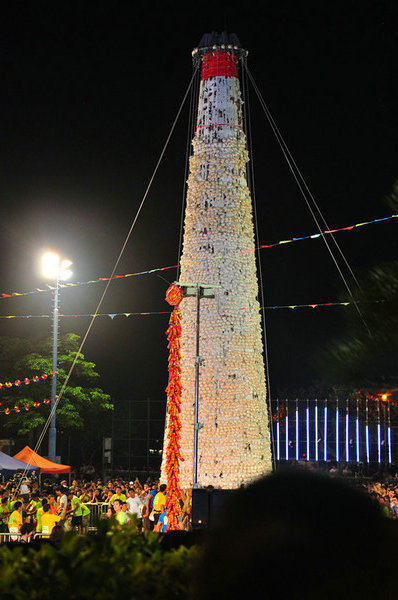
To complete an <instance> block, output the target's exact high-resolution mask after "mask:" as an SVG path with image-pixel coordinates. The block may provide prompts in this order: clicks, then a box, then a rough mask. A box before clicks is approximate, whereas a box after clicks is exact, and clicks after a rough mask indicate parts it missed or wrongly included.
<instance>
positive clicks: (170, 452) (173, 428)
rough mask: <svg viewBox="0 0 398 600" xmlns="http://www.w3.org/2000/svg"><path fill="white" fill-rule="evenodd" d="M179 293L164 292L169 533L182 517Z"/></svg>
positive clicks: (173, 290) (172, 289)
mask: <svg viewBox="0 0 398 600" xmlns="http://www.w3.org/2000/svg"><path fill="white" fill-rule="evenodd" d="M182 297H183V296H182V291H181V288H179V287H178V286H176V285H173V284H172V285H171V286H170V287H169V289H168V290H167V292H166V301H167V302H168V303H169V304H171V306H174V307H175V308H174V310H173V312H172V313H171V316H170V322H169V327H168V329H167V331H166V335H167V339H168V341H169V343H168V346H167V347H168V349H169V383H168V386H167V388H166V393H167V415H168V419H169V427H168V435H167V437H168V442H167V449H166V474H167V500H166V516H167V529H166V531H171V530H175V529H180V527H179V523H180V516H181V507H180V499H181V488H180V461H181V460H184V459H183V457H182V456H181V454H180V430H181V421H180V412H181V391H182V386H181V379H180V373H181V366H180V361H181V353H180V340H181V310H180V308H179V305H180V302H181V300H182Z"/></svg>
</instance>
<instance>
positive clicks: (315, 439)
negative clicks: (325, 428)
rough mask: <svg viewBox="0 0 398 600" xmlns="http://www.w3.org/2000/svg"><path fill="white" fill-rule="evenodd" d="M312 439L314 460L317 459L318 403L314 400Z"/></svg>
mask: <svg viewBox="0 0 398 600" xmlns="http://www.w3.org/2000/svg"><path fill="white" fill-rule="evenodd" d="M314 441H315V460H316V461H317V460H318V459H319V457H318V403H317V401H315V432H314Z"/></svg>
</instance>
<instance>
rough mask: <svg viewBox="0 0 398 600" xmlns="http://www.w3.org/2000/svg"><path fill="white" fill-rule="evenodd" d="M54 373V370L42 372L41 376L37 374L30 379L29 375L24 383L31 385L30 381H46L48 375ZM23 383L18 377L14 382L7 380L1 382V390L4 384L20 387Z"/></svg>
mask: <svg viewBox="0 0 398 600" xmlns="http://www.w3.org/2000/svg"><path fill="white" fill-rule="evenodd" d="M54 375H55V373H54V371H50V372H49V373H48V374H47V373H42V374H41V375H40V376H39V375H35V376H34V377H32V379H29V378H28V377H25V378H24V379H23V383H24V384H25V385H29V384H30V383H37V382H38V381H40V380H42V381H45V380H46V379H47V377H54ZM21 384H22V382H21V380H20V379H16V380H15V381H14V382H12V381H6V382H5V383H0V390H1V388H2V387H3V385H4V386H5V387H6V388H10V387H12V386H13V385H14V386H15V387H20V386H21Z"/></svg>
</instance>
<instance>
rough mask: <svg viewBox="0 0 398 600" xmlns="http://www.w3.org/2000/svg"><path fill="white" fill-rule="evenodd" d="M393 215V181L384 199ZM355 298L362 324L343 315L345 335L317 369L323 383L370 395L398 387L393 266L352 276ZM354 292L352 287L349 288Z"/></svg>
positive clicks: (397, 274) (396, 192)
mask: <svg viewBox="0 0 398 600" xmlns="http://www.w3.org/2000/svg"><path fill="white" fill-rule="evenodd" d="M386 200H387V203H388V204H389V205H390V207H391V208H392V209H393V210H394V211H395V212H397V211H398V181H397V182H396V183H395V184H394V187H393V191H392V193H391V195H390V196H388V198H387V199H386ZM357 281H358V283H359V288H357V292H356V294H355V296H356V299H357V300H358V308H359V310H360V312H361V315H362V318H359V316H358V312H357V311H356V310H355V309H354V308H353V309H352V310H351V311H350V310H347V311H345V316H346V318H347V329H346V331H347V333H346V335H345V336H344V337H343V338H341V339H339V340H336V341H334V342H333V343H332V344H330V345H329V346H327V347H326V348H325V349H324V350H323V351H322V352H321V353H320V356H319V363H318V364H319V366H320V368H321V369H322V371H323V373H324V374H325V378H327V380H328V381H330V382H333V383H338V384H346V385H349V386H351V387H357V388H361V389H363V390H366V391H369V393H380V392H382V391H389V390H394V389H396V388H397V387H398V372H397V364H398V311H397V301H398V261H396V260H395V261H390V262H384V263H380V264H376V265H374V266H372V267H371V268H369V269H368V270H366V271H362V272H359V273H358V274H357ZM352 287H353V289H354V282H352Z"/></svg>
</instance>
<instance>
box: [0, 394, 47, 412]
mask: <svg viewBox="0 0 398 600" xmlns="http://www.w3.org/2000/svg"><path fill="white" fill-rule="evenodd" d="M55 399H57V396H55ZM42 404H50V400H47V398H44V399H43V400H42V402H33V404H29V403H27V402H26V403H25V404H24V405H23V408H24V409H25V410H26V411H29V410H30V409H31V408H38V407H39V406H41V405H42ZM12 412H15V413H19V412H21V407H20V406H19V404H16V405H15V406H14V408H4V409H3V410H0V413H4V414H5V415H9V414H10V413H12Z"/></svg>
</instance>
